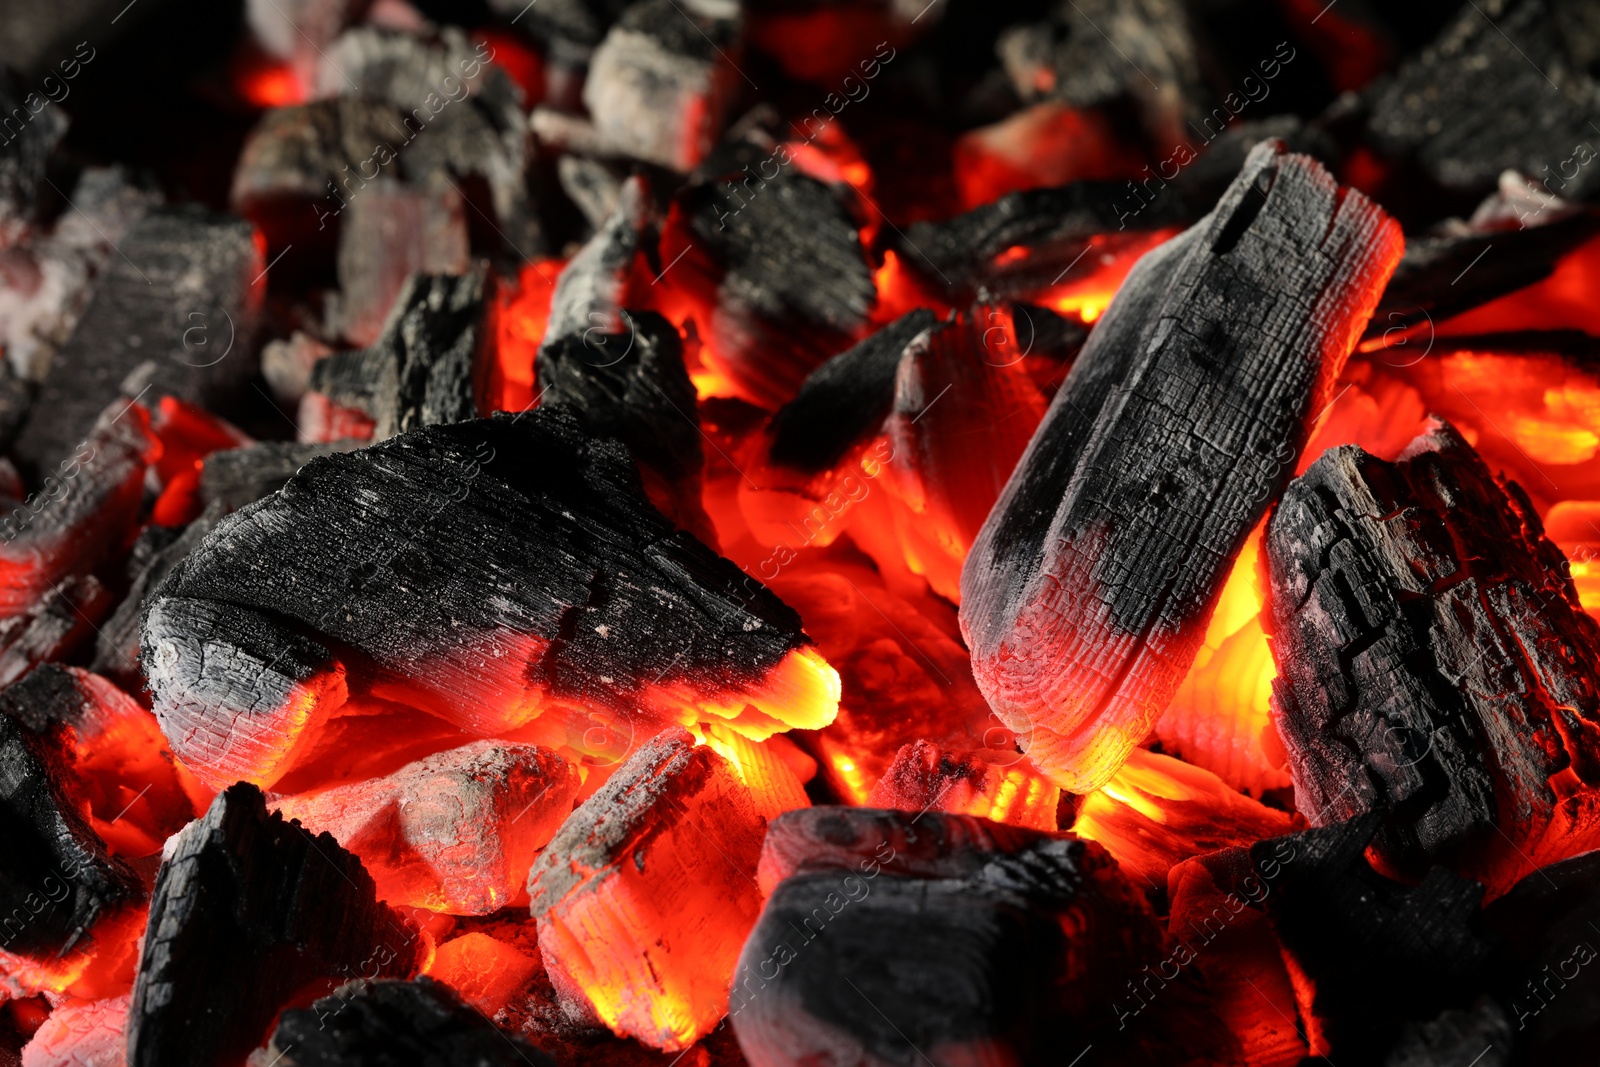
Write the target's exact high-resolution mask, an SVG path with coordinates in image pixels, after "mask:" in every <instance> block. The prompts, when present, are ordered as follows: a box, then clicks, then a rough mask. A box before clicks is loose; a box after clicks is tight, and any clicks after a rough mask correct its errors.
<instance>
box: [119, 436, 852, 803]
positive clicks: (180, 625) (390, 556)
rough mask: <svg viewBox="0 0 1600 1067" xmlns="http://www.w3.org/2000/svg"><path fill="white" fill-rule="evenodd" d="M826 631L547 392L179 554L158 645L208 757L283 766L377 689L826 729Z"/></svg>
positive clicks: (829, 701) (164, 597) (218, 773)
mask: <svg viewBox="0 0 1600 1067" xmlns="http://www.w3.org/2000/svg"><path fill="white" fill-rule="evenodd" d="M306 634H311V635H314V636H313V637H308V636H305V635H306ZM623 635H626V640H625V641H624V640H621V637H622V636H623ZM806 643H807V641H806V639H805V637H804V636H803V635H802V633H801V629H800V620H799V617H798V616H797V615H796V614H795V613H794V612H793V611H792V610H791V609H789V608H788V607H786V606H785V605H784V604H783V603H782V602H781V601H780V600H778V598H777V597H776V596H774V595H773V594H772V593H770V592H769V591H768V590H766V589H765V588H764V587H761V586H759V585H756V584H755V583H753V582H751V581H749V580H748V579H747V578H746V577H745V576H744V575H743V573H742V572H740V571H739V570H738V568H737V567H735V566H734V565H733V564H732V563H729V562H728V561H726V560H724V559H721V558H719V557H718V556H717V555H716V554H715V553H714V552H712V551H711V550H710V549H708V548H706V547H705V545H704V544H702V543H700V542H698V541H696V540H695V539H694V538H693V537H691V536H689V535H688V534H685V533H682V532H675V531H674V530H673V529H672V527H671V525H670V524H669V523H668V522H667V521H666V520H665V519H664V518H663V517H662V516H661V515H660V514H659V513H658V512H656V511H655V509H654V508H652V507H651V506H650V505H649V503H648V501H647V500H646V498H645V496H644V494H643V492H642V491H641V489H640V486H639V479H638V475H637V474H636V473H635V471H634V469H633V464H632V462H631V461H630V460H629V458H628V455H627V453H626V451H624V450H623V449H622V447H621V446H620V445H617V444H616V443H615V442H611V441H605V440H595V439H592V438H590V437H588V436H587V435H586V434H584V433H583V432H582V430H581V429H580V427H579V426H578V424H577V421H576V420H575V419H574V418H573V417H572V416H571V415H568V414H565V413H564V412H561V411H558V410H554V411H553V410H544V409H536V410H534V411H532V412H529V413H527V414H526V415H520V416H512V415H497V416H496V417H494V418H493V419H479V420H475V421H472V422H467V423H456V424H452V425H448V426H435V427H427V428H424V429H422V430H418V431H413V432H411V433H408V434H403V435H401V436H400V437H398V438H394V439H392V440H390V441H387V442H385V443H383V444H381V445H375V446H373V447H371V448H366V449H362V450H360V451H356V452H350V453H343V454H338V455H332V456H326V457H323V458H320V459H316V460H313V461H312V462H311V463H309V464H307V465H306V466H305V467H304V468H302V469H301V471H300V472H299V473H298V474H297V475H295V477H294V478H293V479H291V480H290V482H289V484H288V485H287V486H285V487H284V489H283V490H282V491H280V492H279V493H277V494H275V495H273V496H271V497H268V498H267V499H266V500H263V501H260V502H258V503H256V504H252V505H249V506H247V507H245V508H244V509H243V510H241V511H239V512H236V513H235V514H233V515H231V516H229V517H227V518H226V519H224V520H222V521H221V522H220V523H219V524H218V525H217V527H216V529H215V530H213V531H212V533H211V534H210V536H209V537H208V538H207V539H206V540H205V541H204V542H203V543H202V544H201V545H200V547H199V548H198V549H196V550H195V552H193V553H192V554H191V555H190V556H189V558H188V559H186V560H185V561H184V562H183V563H182V564H180V565H179V567H178V568H177V569H176V570H174V572H173V573H172V575H170V576H169V578H168V579H167V581H166V583H164V584H163V586H162V588H161V589H160V590H159V591H158V594H157V596H156V597H155V598H154V600H153V602H152V603H151V605H150V608H149V610H148V612H147V614H146V618H145V627H144V642H143V657H144V664H145V668H146V673H147V674H148V676H149V678H150V687H151V691H152V692H153V693H154V695H155V711H156V715H157V717H158V718H159V719H161V721H162V728H163V730H164V732H165V733H166V734H167V736H168V738H169V740H171V741H172V742H173V744H174V751H175V752H176V753H177V754H178V755H179V756H180V758H182V759H183V760H184V761H185V762H186V763H188V764H189V765H190V767H191V769H193V770H194V771H195V772H196V773H197V774H199V775H201V777H203V778H207V779H209V780H212V781H232V780H236V779H238V778H241V777H248V778H252V779H254V780H258V781H263V782H271V781H273V780H275V779H276V777H277V776H278V775H279V774H281V773H282V772H283V770H285V769H286V765H285V764H284V762H283V761H284V760H285V759H288V758H291V756H292V753H291V752H290V749H292V747H293V745H294V743H295V742H296V741H297V740H298V739H300V738H301V736H302V734H303V732H304V731H305V729H306V728H307V726H310V725H319V724H320V723H321V722H322V721H323V720H324V719H325V718H326V717H327V716H328V715H330V714H332V713H333V712H334V711H335V710H336V709H337V708H339V707H340V706H342V704H343V703H344V701H345V699H346V695H347V693H348V692H349V691H350V690H358V689H360V688H363V687H367V686H371V687H375V688H376V689H377V690H378V693H379V695H381V696H384V697H385V698H386V699H394V700H399V701H402V702H404V703H407V704H411V705H412V706H415V707H418V708H421V709H423V710H426V711H430V712H433V713H434V714H438V715H441V716H443V717H444V718H446V719H448V720H450V721H452V722H455V723H456V724H457V725H458V726H461V727H462V728H464V729H467V730H469V731H471V732H473V733H476V734H478V735H480V736H495V735H499V734H501V733H503V732H504V731H505V730H507V729H510V728H513V727H515V726H519V725H522V724H523V723H525V722H527V721H528V720H530V719H532V718H533V717H534V716H535V715H538V714H540V713H542V712H546V711H550V712H551V713H552V714H554V713H557V712H559V711H560V710H561V709H563V708H568V709H571V708H600V709H610V710H616V709H626V712H627V713H628V714H630V715H640V714H643V715H646V716H649V715H655V714H659V715H662V716H663V717H666V718H677V717H678V716H679V715H682V714H686V713H690V712H691V711H692V713H693V714H694V715H695V717H696V718H698V717H699V716H700V715H703V714H704V711H703V710H701V709H700V707H699V706H698V705H692V706H691V707H687V708H686V707H684V706H683V705H682V704H680V703H679V702H680V701H682V700H683V699H684V696H683V694H684V691H685V689H689V690H691V691H693V692H694V693H696V694H697V695H698V697H699V698H700V699H705V700H711V701H716V702H717V703H718V706H721V707H724V708H729V707H731V708H734V709H740V710H738V711H736V712H732V714H735V715H737V716H747V717H748V719H749V721H750V722H751V723H752V724H759V723H767V724H769V725H768V726H767V727H766V728H767V729H768V730H770V729H772V728H773V727H772V725H771V723H772V721H773V720H772V719H770V718H768V715H787V716H790V717H795V716H799V717H800V718H802V719H804V720H805V723H804V725H805V726H806V728H816V727H817V726H820V725H822V724H823V723H824V722H826V721H830V720H831V718H832V715H833V707H834V702H835V701H836V697H831V698H830V697H828V696H827V686H828V684H830V683H829V680H830V679H831V678H832V677H833V675H832V672H831V671H830V670H828V669H827V668H826V667H825V666H823V665H821V664H820V661H818V660H817V659H816V657H815V655H814V653H810V652H809V651H807V650H804V649H802V646H803V645H805V644H806ZM335 648H337V649H340V650H341V651H340V652H338V653H337V655H336V654H335V652H334V651H332V650H333V649H335ZM268 667H270V670H264V668H268ZM780 667H781V668H782V669H781V670H779V668H780ZM346 668H348V678H347V671H346ZM774 671H777V672H778V673H777V675H776V677H774V673H773V672H774ZM656 683H659V687H658V686H657V685H656ZM769 683H770V684H779V685H781V686H782V687H784V688H783V692H782V694H781V696H779V695H778V694H767V692H766V689H765V686H767V685H768V684H769ZM831 684H832V685H835V686H836V685H837V682H832V683H831ZM818 687H820V688H818ZM291 701H293V702H294V706H293V707H291V706H290V702H291ZM746 703H750V704H753V705H754V706H756V707H757V708H758V709H760V710H759V712H757V713H755V714H754V715H748V714H747V713H746V712H745V711H744V710H743V709H744V708H745V704H746ZM819 720H820V721H819ZM743 721H744V719H741V718H736V719H735V722H736V723H738V724H742V723H743ZM785 721H787V720H785ZM791 725H802V723H801V722H799V721H795V722H793V723H791ZM586 728H587V724H586V725H585V727H584V729H586ZM751 728H752V729H757V731H758V733H759V727H758V726H754V725H753V726H752V727H751ZM582 732H583V729H579V730H578V733H579V734H582ZM312 733H313V735H314V733H315V731H312ZM760 736H765V734H764V733H761V734H760Z"/></svg>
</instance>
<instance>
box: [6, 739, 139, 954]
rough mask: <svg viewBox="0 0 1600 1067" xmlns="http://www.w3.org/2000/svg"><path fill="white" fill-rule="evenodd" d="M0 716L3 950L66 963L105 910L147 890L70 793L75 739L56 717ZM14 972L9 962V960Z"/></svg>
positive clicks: (133, 899)
mask: <svg viewBox="0 0 1600 1067" xmlns="http://www.w3.org/2000/svg"><path fill="white" fill-rule="evenodd" d="M38 726H39V727H42V728H41V729H37V730H36V729H35V728H34V726H33V724H30V723H27V722H26V721H25V720H23V719H21V718H16V717H13V716H11V715H10V714H3V715H0V825H3V831H4V834H5V842H6V862H5V864H4V867H3V869H0V954H3V955H4V956H5V957H7V959H8V963H9V958H10V957H15V956H25V957H29V958H32V959H35V960H37V961H40V962H41V963H46V962H57V963H58V962H60V961H61V958H62V957H66V956H68V955H69V954H70V953H72V952H73V950H74V949H75V948H80V949H81V946H80V945H79V942H80V940H81V939H82V938H83V937H84V936H85V935H86V934H87V933H89V931H90V928H91V927H92V926H93V925H94V924H95V923H96V922H97V921H98V920H100V919H101V918H102V917H104V916H108V915H110V914H112V913H114V912H117V911H119V910H122V909H124V908H127V907H130V906H134V905H136V904H137V902H138V901H139V900H141V899H142V898H143V896H144V890H143V888H142V887H141V886H140V884H139V878H138V876H137V875H136V874H135V873H134V872H133V870H132V868H130V867H129V866H128V865H127V863H125V862H124V861H123V860H121V859H118V858H117V857H115V856H113V855H111V854H110V852H108V851H107V849H106V845H105V842H104V841H102V840H101V839H100V837H99V835H97V834H96V833H95V832H94V830H93V829H92V828H91V827H90V825H89V821H88V819H87V818H86V817H85V815H84V812H83V811H82V809H81V808H80V807H79V804H78V802H77V799H76V798H75V797H74V796H72V795H71V793H70V791H69V790H70V787H71V786H72V785H73V784H74V781H73V772H72V770H71V765H70V763H71V755H70V753H69V751H68V746H69V741H68V739H67V737H66V736H65V734H64V733H63V732H62V731H61V730H59V729H57V728H56V727H55V725H54V724H53V723H48V722H40V723H38ZM8 971H9V967H8Z"/></svg>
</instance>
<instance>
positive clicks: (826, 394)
mask: <svg viewBox="0 0 1600 1067" xmlns="http://www.w3.org/2000/svg"><path fill="white" fill-rule="evenodd" d="M937 321H938V320H937V318H936V317H935V316H934V314H933V312H931V311H929V310H928V309H926V308H918V309H916V310H915V311H910V312H907V313H906V314H904V315H902V316H900V317H899V318H898V319H896V320H894V321H893V322H891V323H890V324H889V325H887V326H885V327H883V328H882V329H881V330H879V331H877V332H876V333H874V334H871V335H870V336H868V337H866V338H864V339H863V340H861V341H858V342H857V343H856V344H854V345H852V346H851V347H850V348H848V349H846V350H845V351H843V352H840V353H839V354H838V355H837V356H834V357H833V358H832V359H830V360H828V362H826V363H824V364H823V365H822V366H820V367H818V368H817V369H816V370H814V371H812V372H811V373H810V374H809V375H808V376H807V377H806V380H805V383H804V384H803V385H801V386H800V391H799V392H798V393H796V394H795V397H794V399H793V400H791V401H789V402H788V403H787V404H785V405H784V406H783V407H781V408H779V409H778V413H777V414H776V415H774V416H773V417H772V425H771V428H770V430H769V432H770V434H771V437H772V443H771V445H770V446H769V450H768V453H767V454H768V457H769V458H770V459H771V460H772V461H773V462H774V463H781V464H783V465H784V466H786V467H793V468H795V469H796V470H800V471H804V472H806V473H808V474H816V473H820V472H822V471H825V470H828V469H830V468H831V467H833V466H834V465H835V464H836V463H838V462H839V461H840V460H841V459H843V458H844V456H845V454H846V453H847V452H849V451H850V448H851V447H852V446H853V445H855V444H857V443H858V442H859V441H861V440H863V439H864V438H865V437H867V436H868V435H870V434H872V433H875V432H877V430H878V429H879V428H880V427H881V426H882V425H883V420H884V419H886V418H888V417H889V409H890V408H891V407H892V406H893V404H894V381H895V374H896V372H898V370H899V369H900V357H901V356H902V355H903V354H904V353H905V350H906V346H907V345H909V344H910V343H911V341H912V340H913V339H914V338H915V337H916V336H917V335H918V334H920V333H922V332H923V331H924V330H928V329H931V328H932V327H933V325H934V323H935V322H937Z"/></svg>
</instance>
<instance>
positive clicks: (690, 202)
mask: <svg viewBox="0 0 1600 1067" xmlns="http://www.w3.org/2000/svg"><path fill="white" fill-rule="evenodd" d="M661 259H662V263H663V271H664V273H663V275H662V282H663V284H666V283H669V282H670V283H671V285H672V286H673V287H675V288H681V289H682V290H684V291H685V294H686V295H687V296H688V297H689V298H690V300H691V301H692V302H693V303H694V306H695V308H696V321H697V323H698V324H699V325H700V334H701V336H702V338H704V339H705V340H706V342H707V347H706V349H705V350H703V351H702V353H701V355H702V359H703V360H704V361H705V362H706V363H707V364H708V365H709V366H710V367H712V368H713V369H715V370H716V371H718V372H719V373H721V374H722V375H724V376H725V377H726V378H727V379H728V381H729V382H730V383H731V384H732V386H733V387H734V388H735V389H736V390H738V392H739V394H740V395H741V396H743V397H744V398H745V399H747V400H750V401H751V402H753V403H755V404H758V405H760V406H763V407H766V408H769V409H776V408H777V407H779V406H780V405H782V404H784V403H786V402H787V401H789V400H790V399H792V398H793V396H794V395H795V393H796V392H797V391H798V390H799V388H800V385H801V383H802V382H804V381H805V378H806V376H807V375H808V374H810V373H811V371H813V370H815V369H816V368H817V367H818V366H819V365H821V364H822V363H823V362H824V361H825V360H827V359H828V358H829V357H830V356H833V355H836V354H838V353H839V352H841V351H843V350H844V349H845V348H847V347H849V346H850V344H851V343H852V342H853V341H855V340H857V339H858V338H859V337H860V335H861V334H862V333H863V332H864V331H865V329H866V327H867V318H868V314H869V313H870V312H871V310H872V306H873V304H874V302H875V301H876V299H877V290H876V288H875V287H874V285H873V281H872V271H871V269H870V267H869V266H868V264H867V259H866V255H865V253H864V251H863V250H862V247H861V235H860V232H859V231H858V230H857V228H856V224H855V222H854V221H853V220H852V219H851V218H850V216H849V214H848V213H847V212H846V211H845V209H844V207H843V206H842V205H841V204H840V202H839V201H838V199H836V198H835V196H834V194H833V192H832V191H831V190H830V189H829V188H828V187H827V186H826V185H824V184H823V183H822V182H819V181H817V180H816V179H814V178H809V177H806V176H804V175H801V174H797V173H793V172H791V171H784V172H781V173H780V174H779V175H778V176H777V177H776V178H773V179H770V180H767V181H761V180H760V179H752V178H749V177H746V178H745V179H744V180H743V181H733V180H731V179H717V180H713V181H709V182H703V183H700V184H696V185H693V186H690V187H689V188H688V189H686V190H685V191H683V192H682V193H680V194H679V195H678V198H677V200H676V202H675V205H674V209H673V213H672V215H671V216H670V217H669V218H668V221H667V225H666V227H665V230H664V233H663V235H662V245H661Z"/></svg>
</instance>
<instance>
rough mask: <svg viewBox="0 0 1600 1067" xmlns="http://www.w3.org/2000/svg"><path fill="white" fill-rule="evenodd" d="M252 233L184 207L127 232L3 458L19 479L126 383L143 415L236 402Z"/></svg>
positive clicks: (246, 349) (36, 472)
mask: <svg viewBox="0 0 1600 1067" xmlns="http://www.w3.org/2000/svg"><path fill="white" fill-rule="evenodd" d="M253 232H254V231H253V230H252V229H251V227H250V225H249V223H246V222H244V221H243V220H241V219H237V218H233V217H231V216H224V215H215V214H212V213H210V212H207V211H204V210H201V209H199V208H193V207H182V208H161V209H157V210H155V211H152V212H150V213H149V214H147V215H145V216H144V217H142V218H141V219H139V220H138V221H137V222H135V223H134V224H133V225H132V226H131V227H129V229H128V232H127V234H126V235H125V236H124V237H123V239H122V240H121V242H119V245H120V250H121V253H122V254H121V255H119V256H116V257H114V258H113V259H112V260H111V262H110V265H109V266H108V267H107V269H106V272H105V274H104V275H102V276H101V278H100V280H99V282H98V283H97V284H96V287H95V290H94V295H93V296H92V297H91V298H90V300H89V306H88V308H87V309H86V310H85V311H84V313H83V318H82V319H81V320H80V321H79V322H78V326H77V329H76V330H74V331H73V334H72V337H71V339H70V340H68V341H67V342H66V344H64V345H63V346H62V347H61V349H60V351H59V352H57V353H56V355H55V358H54V359H53V361H52V362H51V365H50V372H49V374H48V375H47V376H46V377H45V379H44V382H43V383H42V384H41V385H40V387H39V393H38V396H37V397H36V398H35V402H34V406H33V410H32V411H31V413H30V414H29V417H28V421H27V422H26V424H24V426H23V428H22V432H21V434H20V435H19V436H18V438H17V442H16V445H15V447H14V448H13V450H12V458H13V459H15V460H16V463H17V466H18V468H19V469H20V470H21V471H22V472H23V474H24V476H26V477H28V478H30V479H32V480H34V481H43V480H44V479H45V477H46V476H47V475H49V474H52V473H54V470H53V469H54V468H55V467H56V465H57V464H60V463H61V462H62V461H63V460H64V459H67V458H68V457H69V456H71V455H72V454H73V451H74V450H75V449H79V448H81V447H82V446H83V444H84V442H85V440H86V439H88V437H89V436H90V433H91V431H93V429H94V427H95V422H96V420H97V419H98V418H100V417H101V413H102V411H104V410H105V409H106V407H107V405H109V404H112V403H113V402H115V401H116V400H117V399H118V397H120V396H121V395H122V391H123V383H124V381H125V380H127V379H128V378H129V377H130V376H132V375H135V374H136V373H137V374H138V375H139V376H141V377H143V378H144V383H143V384H144V385H145V386H146V387H147V388H148V392H145V393H144V394H143V395H142V396H141V397H140V398H139V399H141V400H142V401H143V402H144V403H145V404H147V405H149V406H151V407H154V405H155V402H156V401H157V400H158V399H159V398H160V397H163V396H174V397H177V398H178V399H180V400H187V401H191V402H194V403H198V404H200V405H202V406H204V407H207V408H211V409H213V410H222V409H225V408H226V406H227V405H228V404H230V403H231V402H232V401H234V400H235V399H237V397H238V395H239V392H240V390H242V389H244V388H245V386H246V383H247V382H248V381H249V379H250V377H251V375H252V374H254V373H255V357H254V348H253V340H252V336H251V335H252V333H253V331H254V328H255V319H256V314H257V311H258V310H259V308H260V305H261V298H262V294H263V291H264V289H265V286H264V285H262V284H257V283H258V282H260V281H261V277H260V276H261V273H262V268H263V267H264V266H265V263H263V262H262V258H261V252H260V250H259V249H258V248H257V247H256V243H255V240H254V239H253ZM197 327H198V328H199V331H200V332H199V333H196V332H195V329H196V328H197ZM230 342H231V347H230ZM224 351H226V353H227V354H226V355H223V356H221V357H220V358H219V357H218V356H217V354H216V353H219V352H224Z"/></svg>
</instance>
